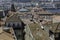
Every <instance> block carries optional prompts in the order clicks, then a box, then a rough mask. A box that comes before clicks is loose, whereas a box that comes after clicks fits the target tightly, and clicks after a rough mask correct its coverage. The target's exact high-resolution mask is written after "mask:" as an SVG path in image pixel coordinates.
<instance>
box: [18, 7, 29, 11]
mask: <svg viewBox="0 0 60 40" xmlns="http://www.w3.org/2000/svg"><path fill="white" fill-rule="evenodd" d="M28 11H29V10H28V9H25V8H22V9H20V10H19V12H28Z"/></svg>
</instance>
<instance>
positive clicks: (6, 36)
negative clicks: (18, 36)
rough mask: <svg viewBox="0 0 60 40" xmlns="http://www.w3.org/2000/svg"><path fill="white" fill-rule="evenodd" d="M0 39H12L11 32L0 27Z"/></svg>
mask: <svg viewBox="0 0 60 40" xmlns="http://www.w3.org/2000/svg"><path fill="white" fill-rule="evenodd" d="M11 32H12V31H11ZM0 40H14V37H13V35H12V34H10V33H8V32H5V31H3V28H2V27H0Z"/></svg>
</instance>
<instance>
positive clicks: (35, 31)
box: [29, 23, 49, 40]
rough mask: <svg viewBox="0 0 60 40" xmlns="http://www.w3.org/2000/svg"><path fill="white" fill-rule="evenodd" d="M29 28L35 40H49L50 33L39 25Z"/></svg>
mask: <svg viewBox="0 0 60 40" xmlns="http://www.w3.org/2000/svg"><path fill="white" fill-rule="evenodd" d="M29 28H30V30H31V33H32V35H33V37H34V39H35V40H49V36H48V33H47V32H45V31H44V30H42V29H41V27H40V26H39V25H38V24H35V23H32V24H29ZM46 34H47V35H46Z"/></svg>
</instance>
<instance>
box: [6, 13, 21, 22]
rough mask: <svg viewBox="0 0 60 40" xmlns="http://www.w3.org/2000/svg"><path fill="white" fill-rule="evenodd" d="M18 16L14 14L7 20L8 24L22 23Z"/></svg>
mask: <svg viewBox="0 0 60 40" xmlns="http://www.w3.org/2000/svg"><path fill="white" fill-rule="evenodd" d="M20 21H21V20H20V19H19V16H18V14H13V15H12V16H10V17H8V18H7V19H6V22H20Z"/></svg>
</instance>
